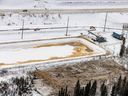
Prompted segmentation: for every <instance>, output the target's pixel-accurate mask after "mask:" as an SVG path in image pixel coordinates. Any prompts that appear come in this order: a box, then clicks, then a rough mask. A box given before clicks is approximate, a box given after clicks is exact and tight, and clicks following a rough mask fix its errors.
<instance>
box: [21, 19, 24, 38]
mask: <svg viewBox="0 0 128 96" xmlns="http://www.w3.org/2000/svg"><path fill="white" fill-rule="evenodd" d="M23 36H24V20H23V22H22V33H21V39H23V38H24V37H23Z"/></svg>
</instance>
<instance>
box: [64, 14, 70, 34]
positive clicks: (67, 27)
mask: <svg viewBox="0 0 128 96" xmlns="http://www.w3.org/2000/svg"><path fill="white" fill-rule="evenodd" d="M68 26H69V16H68V20H67V27H66V34H65V35H66V36H68Z"/></svg>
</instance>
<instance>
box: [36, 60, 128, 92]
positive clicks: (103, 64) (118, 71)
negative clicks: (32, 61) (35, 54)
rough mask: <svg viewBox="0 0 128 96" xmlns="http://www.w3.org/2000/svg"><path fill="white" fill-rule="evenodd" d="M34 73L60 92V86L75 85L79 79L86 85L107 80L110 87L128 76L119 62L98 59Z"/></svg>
mask: <svg viewBox="0 0 128 96" xmlns="http://www.w3.org/2000/svg"><path fill="white" fill-rule="evenodd" d="M34 74H35V75H36V76H37V77H38V78H40V79H42V80H43V81H42V82H45V83H46V84H47V85H49V86H51V87H53V88H54V89H55V90H56V91H55V93H56V92H58V89H59V88H60V87H65V86H66V85H67V86H68V89H69V90H70V92H72V91H71V88H72V87H74V86H75V83H76V82H77V80H78V79H79V80H80V83H81V85H86V84H87V83H88V81H90V80H92V81H93V80H97V81H98V82H99V83H102V82H104V81H106V84H107V85H109V86H110V87H111V86H112V84H113V83H114V82H115V81H117V78H118V77H119V76H120V75H122V76H127V77H128V71H127V70H126V69H124V67H122V66H120V65H119V64H117V63H116V62H115V61H114V60H98V61H90V62H85V63H77V64H75V65H64V66H59V67H56V68H52V69H48V70H45V71H41V70H38V71H36V72H34Z"/></svg>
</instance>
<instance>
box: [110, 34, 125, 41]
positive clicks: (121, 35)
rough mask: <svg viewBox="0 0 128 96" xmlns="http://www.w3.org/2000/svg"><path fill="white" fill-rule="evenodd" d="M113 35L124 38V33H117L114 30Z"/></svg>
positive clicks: (120, 38)
mask: <svg viewBox="0 0 128 96" xmlns="http://www.w3.org/2000/svg"><path fill="white" fill-rule="evenodd" d="M112 36H113V37H114V38H116V39H119V40H122V39H123V34H122V33H116V32H113V34H112Z"/></svg>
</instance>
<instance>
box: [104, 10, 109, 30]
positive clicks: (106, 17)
mask: <svg viewBox="0 0 128 96" xmlns="http://www.w3.org/2000/svg"><path fill="white" fill-rule="evenodd" d="M107 19H108V12H106V16H105V22H104V30H103V32H105V29H106V24H107Z"/></svg>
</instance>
